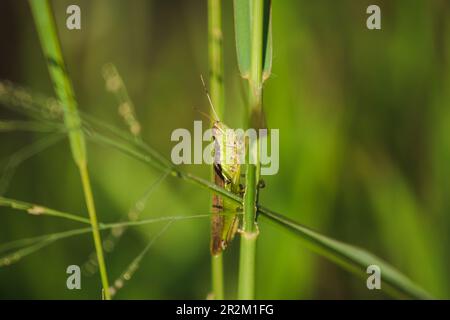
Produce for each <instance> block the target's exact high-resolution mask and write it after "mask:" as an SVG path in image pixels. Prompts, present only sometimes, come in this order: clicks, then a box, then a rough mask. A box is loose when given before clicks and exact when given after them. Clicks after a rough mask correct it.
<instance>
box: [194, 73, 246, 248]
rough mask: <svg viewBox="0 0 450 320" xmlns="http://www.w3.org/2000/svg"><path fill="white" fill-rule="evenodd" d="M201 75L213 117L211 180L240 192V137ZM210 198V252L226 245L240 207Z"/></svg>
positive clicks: (235, 227) (229, 189)
mask: <svg viewBox="0 0 450 320" xmlns="http://www.w3.org/2000/svg"><path fill="white" fill-rule="evenodd" d="M201 79H202V83H203V87H204V89H205V92H206V96H207V97H208V101H209V105H210V106H211V109H212V111H213V114H214V118H215V119H213V121H212V122H213V124H212V136H213V141H214V151H213V152H214V154H213V156H214V160H213V168H214V183H215V184H216V185H218V186H220V187H223V188H225V189H226V190H228V191H230V192H233V193H236V194H241V193H242V190H243V186H242V185H241V184H240V183H239V182H240V178H241V164H240V161H239V156H240V154H241V153H242V150H243V142H242V139H240V137H238V135H237V134H236V133H235V131H234V130H231V129H230V128H229V127H227V126H226V125H225V124H224V123H223V122H221V121H220V119H219V117H218V115H217V113H216V111H215V108H214V105H213V103H212V100H211V97H210V95H209V92H208V90H207V89H206V85H205V82H204V80H203V77H201ZM212 200H213V201H212V213H213V214H212V218H211V244H210V250H211V254H212V255H218V254H220V253H221V252H222V251H223V250H225V249H226V247H227V246H228V244H229V243H230V242H231V241H232V240H233V238H234V235H235V234H236V232H237V230H238V228H239V222H240V220H239V215H238V211H239V210H240V208H239V207H236V204H235V203H234V202H232V201H230V200H228V199H225V198H223V197H221V196H219V195H216V194H214V195H213V199H212ZM233 213H234V214H233Z"/></svg>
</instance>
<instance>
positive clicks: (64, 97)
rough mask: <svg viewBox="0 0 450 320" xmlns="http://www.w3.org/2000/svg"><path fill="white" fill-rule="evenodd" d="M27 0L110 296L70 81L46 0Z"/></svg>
mask: <svg viewBox="0 0 450 320" xmlns="http://www.w3.org/2000/svg"><path fill="white" fill-rule="evenodd" d="M29 3H30V7H31V11H32V13H33V16H34V21H35V24H36V28H37V31H38V34H39V40H40V43H41V46H42V49H43V52H44V56H45V59H46V61H47V66H48V69H49V73H50V77H51V78H52V81H53V85H54V88H55V91H56V95H57V97H58V99H59V100H60V101H61V102H62V104H63V109H64V123H65V125H66V127H67V128H68V130H69V141H70V146H71V151H72V156H73V159H74V161H75V163H76V165H77V167H78V169H79V172H80V176H81V181H82V184H83V192H84V197H85V201H86V206H87V209H88V213H89V220H90V223H91V226H92V234H93V238H94V245H95V250H96V253H97V259H98V264H99V269H100V275H101V280H102V285H103V296H104V298H105V299H106V300H110V299H111V295H110V293H109V282H108V276H107V272H106V265H105V261H104V257H103V248H102V241H101V236H100V231H99V227H98V222H97V214H96V211H95V205H94V197H93V195H92V190H91V185H90V179H89V172H88V169H87V157H86V142H85V138H84V134H83V131H82V129H81V119H80V116H79V114H78V107H77V102H76V100H75V94H74V90H73V86H72V82H71V80H70V78H69V76H68V74H67V71H66V67H65V63H64V59H63V56H62V51H61V46H60V43H59V39H58V34H57V32H56V24H55V20H54V17H53V13H52V9H51V6H50V3H49V1H48V0H29Z"/></svg>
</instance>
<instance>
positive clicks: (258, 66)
mask: <svg viewBox="0 0 450 320" xmlns="http://www.w3.org/2000/svg"><path fill="white" fill-rule="evenodd" d="M250 3H251V6H250V8H251V9H250V20H251V49H250V52H251V57H250V75H249V86H248V88H249V104H248V108H249V110H248V113H249V120H248V122H249V123H248V127H249V128H254V129H259V127H260V125H261V120H262V99H261V98H262V68H263V21H264V1H263V0H252V1H251V2H250ZM258 140H259V138H258V139H257V140H256V141H250V142H249V143H248V144H247V146H246V150H247V153H248V156H247V168H246V175H245V185H246V187H245V194H244V224H243V228H242V236H241V248H240V261H239V283H238V298H239V299H254V297H255V258H256V239H257V237H258V227H257V225H256V222H255V217H256V199H257V194H258V181H259V171H260V165H259V150H258V148H259V147H258V146H259V142H258Z"/></svg>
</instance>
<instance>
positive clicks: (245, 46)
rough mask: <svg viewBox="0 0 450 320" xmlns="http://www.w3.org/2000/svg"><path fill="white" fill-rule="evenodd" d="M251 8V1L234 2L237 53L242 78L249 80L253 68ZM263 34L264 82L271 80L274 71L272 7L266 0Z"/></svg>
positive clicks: (237, 0) (235, 0)
mask: <svg viewBox="0 0 450 320" xmlns="http://www.w3.org/2000/svg"><path fill="white" fill-rule="evenodd" d="M251 6H252V2H251V1H250V0H234V27H235V37H236V51H237V59H238V66H239V71H240V73H241V76H242V77H243V78H246V79H247V78H248V77H249V75H250V67H251V35H252V30H251V25H252V21H251V14H250V12H251ZM263 28H264V32H263V50H264V52H263V54H262V55H263V57H264V61H263V81H264V80H266V79H267V78H269V76H270V73H271V70H272V6H271V1H270V0H264V26H263Z"/></svg>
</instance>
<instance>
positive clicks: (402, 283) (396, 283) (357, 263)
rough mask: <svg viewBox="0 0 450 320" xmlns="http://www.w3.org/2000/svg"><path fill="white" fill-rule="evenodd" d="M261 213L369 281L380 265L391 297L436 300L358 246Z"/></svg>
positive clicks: (269, 213) (287, 220) (265, 212)
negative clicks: (369, 270)
mask: <svg viewBox="0 0 450 320" xmlns="http://www.w3.org/2000/svg"><path fill="white" fill-rule="evenodd" d="M258 211H259V213H260V214H261V215H263V216H265V217H267V218H268V219H270V220H272V221H275V222H276V223H278V224H280V225H282V226H283V227H287V228H288V229H290V230H291V231H294V232H295V233H296V234H297V235H299V236H300V237H301V238H303V239H304V240H305V241H306V243H307V244H308V245H309V247H310V248H311V249H312V250H313V251H315V252H317V253H319V254H321V255H322V256H324V257H325V258H328V259H330V260H332V261H333V262H335V263H337V264H339V265H341V266H342V267H344V268H345V269H347V270H349V271H351V272H353V273H356V274H358V275H360V276H361V277H364V278H366V277H367V276H368V274H367V273H366V269H367V267H368V266H370V265H377V266H378V267H379V268H380V270H381V281H382V284H381V288H382V289H383V290H385V291H386V293H388V294H390V295H392V296H395V297H399V298H412V299H431V298H432V297H431V295H430V294H429V293H428V292H426V291H425V290H424V289H422V288H420V287H419V286H418V285H416V284H415V283H414V282H412V281H411V280H410V279H409V278H408V277H406V276H405V275H403V274H402V273H400V272H399V271H398V270H396V269H395V268H394V267H392V266H391V265H390V264H388V263H387V262H385V261H383V260H382V259H380V258H378V257H377V256H375V255H373V254H372V253H370V252H367V251H366V250H364V249H361V248H358V247H356V246H353V245H349V244H346V243H344V242H341V241H337V240H334V239H332V238H329V237H327V236H325V235H322V234H320V233H318V232H315V231H313V230H311V229H309V228H307V227H305V226H302V225H300V224H298V223H296V222H294V221H292V220H290V219H288V218H285V217H283V216H281V215H279V214H278V213H275V212H273V211H271V210H268V209H265V208H259V209H258Z"/></svg>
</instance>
